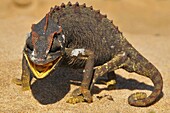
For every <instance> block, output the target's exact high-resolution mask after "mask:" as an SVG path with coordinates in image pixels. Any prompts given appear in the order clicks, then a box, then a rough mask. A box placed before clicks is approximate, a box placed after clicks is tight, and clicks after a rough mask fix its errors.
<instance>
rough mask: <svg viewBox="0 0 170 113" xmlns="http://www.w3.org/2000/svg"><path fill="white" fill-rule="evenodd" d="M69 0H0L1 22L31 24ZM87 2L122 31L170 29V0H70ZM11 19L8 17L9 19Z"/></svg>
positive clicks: (141, 31) (151, 31) (162, 32)
mask: <svg viewBox="0 0 170 113" xmlns="http://www.w3.org/2000/svg"><path fill="white" fill-rule="evenodd" d="M68 1H69V0H1V2H0V23H1V22H2V21H4V20H7V21H10V20H11V21H13V20H14V19H16V21H19V20H21V21H22V20H23V21H22V22H25V23H29V24H32V22H35V23H36V22H38V21H39V20H40V19H41V18H42V17H43V16H44V15H45V14H46V13H47V12H48V11H49V9H50V7H53V6H55V5H60V4H61V3H62V2H64V3H68ZM70 1H71V2H72V3H75V2H76V1H78V2H79V3H80V4H82V3H86V4H87V6H91V5H92V6H93V7H94V9H96V10H97V9H100V10H101V12H102V13H103V14H107V15H108V18H109V19H111V20H113V22H114V24H115V25H117V26H119V29H120V30H121V31H122V32H128V33H134V34H139V33H142V34H155V35H167V34H169V31H170V1H169V0H70ZM8 19H9V20H8Z"/></svg>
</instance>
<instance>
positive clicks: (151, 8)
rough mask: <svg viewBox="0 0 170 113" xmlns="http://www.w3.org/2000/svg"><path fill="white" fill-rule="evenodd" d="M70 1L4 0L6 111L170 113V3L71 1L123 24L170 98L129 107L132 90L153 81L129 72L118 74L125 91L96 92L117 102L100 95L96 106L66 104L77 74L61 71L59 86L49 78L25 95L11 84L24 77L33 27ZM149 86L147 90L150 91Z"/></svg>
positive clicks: (0, 71) (0, 8)
mask: <svg viewBox="0 0 170 113" xmlns="http://www.w3.org/2000/svg"><path fill="white" fill-rule="evenodd" d="M68 1H69V0H0V89H1V90H0V112H2V113H3V112H5V113H11V112H12V113H17V112H23V113H24V112H30V113H36V112H48V111H49V110H50V111H52V112H53V113H61V112H67V113H70V112H69V111H70V110H71V113H72V112H74V113H78V112H80V111H83V110H85V111H87V112H88V113H89V112H93V113H99V112H100V113H102V112H107V113H113V112H115V113H133V112H134V111H138V112H139V113H170V106H168V103H170V90H169V84H170V76H169V73H170V65H169V64H170V60H169V59H170V54H169V52H170V38H169V36H170V0H70V1H71V2H72V3H75V2H76V1H78V2H79V3H80V4H83V3H86V5H87V6H88V7H89V6H93V8H94V9H96V10H98V9H100V11H101V13H102V14H107V16H108V18H109V19H110V20H113V23H114V24H115V25H116V26H119V30H120V31H121V32H123V35H124V36H125V37H126V39H127V40H128V41H129V42H130V43H131V44H132V45H133V46H134V47H135V48H136V49H137V50H138V51H139V52H140V53H141V54H142V55H144V56H145V57H146V58H147V59H148V60H149V61H151V62H152V63H153V64H154V65H155V66H156V67H157V68H158V70H159V71H160V72H161V74H162V76H163V79H164V89H163V92H164V97H163V98H162V99H160V101H158V102H157V103H156V104H155V105H153V106H151V107H147V108H136V107H130V106H129V105H128V102H127V98H128V96H129V95H130V94H131V93H132V91H131V87H132V89H137V90H138V89H140V88H139V86H140V85H141V84H143V83H144V82H145V83H146V84H148V83H149V84H152V83H151V81H150V80H149V79H146V78H145V77H142V76H135V74H133V73H127V72H126V73H125V71H123V70H118V71H117V72H116V73H118V76H119V75H122V77H120V76H119V80H118V84H119V85H120V86H121V88H120V89H121V90H113V91H109V92H108V91H107V90H105V91H102V92H100V93H99V94H96V95H98V96H103V95H104V94H107V95H108V94H109V95H113V98H114V101H112V102H111V101H110V100H107V99H101V100H98V99H97V98H96V97H95V96H96V95H94V104H84V103H82V104H77V105H75V106H74V107H73V106H71V105H70V104H66V103H65V101H66V99H67V97H69V94H70V93H71V92H72V91H73V90H74V89H75V88H76V87H77V86H76V85H74V84H70V82H69V80H70V79H69V77H70V78H74V76H73V75H76V74H74V73H72V72H71V71H68V72H66V70H64V71H63V73H62V72H61V74H60V75H65V76H63V78H64V79H63V78H62V77H61V78H59V79H58V78H57V77H56V79H57V81H58V82H59V83H58V82H54V81H55V80H56V79H54V76H52V77H51V76H49V78H48V79H44V82H42V81H39V82H35V84H34V85H32V86H33V90H32V92H29V91H28V92H24V93H21V92H20V87H19V86H16V85H15V84H13V83H11V81H12V79H13V78H20V77H21V70H22V69H21V63H22V62H21V61H22V50H23V47H24V44H25V40H26V34H27V33H28V32H30V30H31V25H32V24H33V23H37V22H39V21H40V20H41V19H42V18H43V17H44V16H45V15H46V14H47V13H48V12H49V10H50V8H51V7H54V6H55V5H60V4H61V3H62V2H63V3H66V4H67V3H68ZM67 75H69V76H67ZM132 78H133V79H132ZM74 79H76V78H74ZM134 79H135V80H134ZM63 80H66V81H64V82H63ZM136 80H137V81H141V82H137V81H136ZM121 81H122V82H121ZM133 81H135V82H133ZM136 83H137V84H136ZM134 84H135V85H134ZM58 86H60V87H58ZM70 86H71V87H70ZM127 86H128V87H129V88H130V89H128V88H127ZM144 86H145V85H144ZM144 86H143V89H146V90H147V88H146V87H144ZM134 92H136V90H134ZM148 92H149V91H148ZM115 95H121V96H115ZM1 97H2V98H1ZM95 99H96V100H95ZM41 100H43V101H49V102H51V100H52V102H51V103H53V104H49V105H47V106H43V105H41V104H40V103H39V102H41ZM60 100H61V101H60ZM37 101H38V102H37ZM101 103H102V104H101ZM168 110H169V111H168Z"/></svg>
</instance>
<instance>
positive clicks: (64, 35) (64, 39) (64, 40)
mask: <svg viewBox="0 0 170 113" xmlns="http://www.w3.org/2000/svg"><path fill="white" fill-rule="evenodd" d="M62 37H63V42H64V43H65V39H66V38H65V35H62Z"/></svg>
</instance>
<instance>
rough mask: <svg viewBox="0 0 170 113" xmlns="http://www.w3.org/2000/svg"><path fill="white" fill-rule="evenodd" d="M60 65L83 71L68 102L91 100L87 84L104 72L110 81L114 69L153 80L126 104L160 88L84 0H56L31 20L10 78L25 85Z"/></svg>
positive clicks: (151, 69)
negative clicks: (18, 67)
mask: <svg viewBox="0 0 170 113" xmlns="http://www.w3.org/2000/svg"><path fill="white" fill-rule="evenodd" d="M64 66H66V67H71V68H75V69H82V71H83V80H82V82H81V85H80V87H79V88H77V89H75V90H74V91H73V92H72V94H71V97H70V98H69V99H68V101H67V102H68V103H79V102H87V103H91V102H93V98H92V94H91V90H92V87H93V86H94V83H96V80H97V79H98V78H99V76H103V75H107V76H108V81H112V82H110V83H109V84H114V83H115V82H113V80H114V79H115V73H114V71H115V70H117V69H124V70H126V71H127V72H129V73H132V72H134V73H137V74H139V75H142V76H145V77H148V78H149V79H150V80H151V81H152V82H153V84H154V89H153V91H152V93H151V94H150V95H149V96H147V95H146V93H144V92H137V93H134V94H132V95H130V96H129V98H128V103H129V104H130V105H132V106H136V107H145V106H150V105H152V104H154V103H155V102H156V100H157V99H158V98H159V96H160V95H161V93H162V88H163V80H162V76H161V74H160V72H159V71H158V69H157V68H156V67H155V66H154V65H153V64H152V63H151V62H149V61H148V60H147V59H146V58H145V57H143V56H142V55H141V54H140V53H139V52H138V51H137V50H136V49H135V48H134V47H133V46H132V44H130V43H129V42H128V41H127V39H126V38H125V37H124V36H123V34H122V32H120V31H119V29H118V27H117V26H115V25H114V24H113V21H112V20H109V19H108V18H107V15H103V14H101V13H100V10H94V9H93V7H92V6H90V7H87V6H86V4H85V3H84V4H82V5H80V4H79V3H78V2H76V3H75V4H72V3H71V2H68V3H67V4H64V3H62V4H61V5H60V6H57V5H56V6H54V7H52V8H51V9H50V11H49V12H48V13H47V14H46V15H45V16H44V17H43V19H42V20H40V21H39V22H38V23H37V24H32V27H31V32H30V33H29V35H28V36H27V39H26V43H25V46H24V49H23V58H22V76H21V79H15V83H16V84H18V85H21V86H22V90H29V89H30V86H31V80H32V78H33V77H34V78H36V79H43V78H45V77H46V76H48V75H49V74H50V73H52V72H53V71H54V70H56V69H57V67H64ZM31 75H33V76H31Z"/></svg>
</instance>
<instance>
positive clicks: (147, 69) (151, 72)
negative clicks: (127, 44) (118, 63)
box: [123, 50, 163, 107]
mask: <svg viewBox="0 0 170 113" xmlns="http://www.w3.org/2000/svg"><path fill="white" fill-rule="evenodd" d="M128 58H129V60H128V61H127V64H126V65H125V66H124V67H123V68H124V69H125V70H127V71H128V72H135V73H137V74H140V75H143V76H146V77H148V78H150V79H151V81H152V82H153V84H154V90H153V92H152V93H151V94H150V95H149V96H148V97H147V95H146V94H145V93H142V92H139V93H135V94H132V95H130V96H129V98H128V102H129V104H130V105H132V106H137V107H144V106H149V105H151V104H153V103H154V102H155V101H156V99H157V98H158V96H159V95H160V94H161V92H162V87H163V81H162V77H161V74H160V72H159V71H158V70H157V69H156V67H155V66H154V65H153V64H151V63H150V62H149V61H148V60H147V59H145V58H144V57H143V56H142V55H141V54H140V53H138V52H137V51H136V50H135V51H131V53H130V54H129V56H128Z"/></svg>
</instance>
